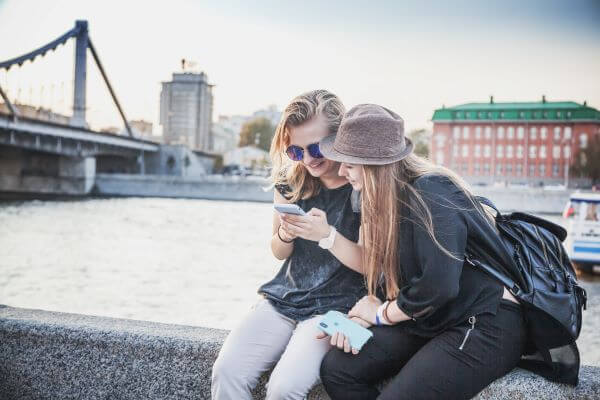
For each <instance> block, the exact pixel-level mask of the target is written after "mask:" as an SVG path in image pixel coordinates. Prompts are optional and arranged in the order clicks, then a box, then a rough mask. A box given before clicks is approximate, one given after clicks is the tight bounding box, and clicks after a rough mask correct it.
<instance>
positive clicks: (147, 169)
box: [144, 145, 214, 177]
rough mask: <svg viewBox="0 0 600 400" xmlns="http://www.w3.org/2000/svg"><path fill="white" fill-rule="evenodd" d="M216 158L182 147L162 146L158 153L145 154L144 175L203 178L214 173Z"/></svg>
mask: <svg viewBox="0 0 600 400" xmlns="http://www.w3.org/2000/svg"><path fill="white" fill-rule="evenodd" d="M213 164H214V158H211V157H206V156H202V155H201V154H198V153H196V152H194V151H192V150H190V149H189V148H187V147H185V146H181V145H172V146H171V145H161V146H160V149H159V151H158V152H156V153H145V154H144V173H145V174H150V175H173V176H187V177H201V176H204V175H206V174H209V173H211V172H212V166H213Z"/></svg>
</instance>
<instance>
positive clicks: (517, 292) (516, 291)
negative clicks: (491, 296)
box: [465, 254, 522, 297]
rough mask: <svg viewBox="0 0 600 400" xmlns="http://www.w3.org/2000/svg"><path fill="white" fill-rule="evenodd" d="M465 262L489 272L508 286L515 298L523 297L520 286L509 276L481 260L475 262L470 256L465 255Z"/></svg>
mask: <svg viewBox="0 0 600 400" xmlns="http://www.w3.org/2000/svg"><path fill="white" fill-rule="evenodd" d="M465 261H466V262H468V263H469V264H470V265H472V266H474V267H477V268H480V269H482V270H483V271H485V272H487V273H488V275H490V276H491V277H492V278H495V279H496V280H498V281H500V283H502V284H503V285H504V286H506V288H507V289H508V290H509V291H510V293H511V294H512V295H513V296H515V297H518V296H519V295H521V293H522V292H521V288H520V287H519V285H517V284H516V282H515V281H513V280H512V279H510V278H509V277H508V276H506V275H504V274H502V273H501V272H499V271H497V270H495V269H494V268H492V267H490V266H489V265H486V264H484V263H482V262H480V261H479V260H474V259H473V258H472V257H471V256H470V255H469V254H465Z"/></svg>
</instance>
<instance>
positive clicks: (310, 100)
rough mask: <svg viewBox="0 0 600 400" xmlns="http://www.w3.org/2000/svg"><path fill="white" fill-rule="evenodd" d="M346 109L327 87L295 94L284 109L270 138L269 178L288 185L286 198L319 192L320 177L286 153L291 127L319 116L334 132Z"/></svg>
mask: <svg viewBox="0 0 600 400" xmlns="http://www.w3.org/2000/svg"><path fill="white" fill-rule="evenodd" d="M345 112H346V110H345V108H344V105H343V104H342V101H341V100H340V99H339V98H338V97H337V96H336V95H335V94H333V93H331V92H329V91H327V90H323V89H320V90H313V91H310V92H306V93H303V94H301V95H299V96H297V97H295V98H294V99H293V100H292V101H291V102H290V103H289V104H288V105H287V107H286V108H285V110H284V111H283V115H282V116H281V120H280V121H279V124H278V125H277V129H276V130H275V135H274V136H273V140H272V141H271V150H270V156H271V163H272V167H273V168H272V170H271V181H272V184H273V185H287V187H289V189H288V190H289V192H288V193H287V196H289V200H290V201H292V202H296V201H298V200H300V199H307V198H309V197H312V196H314V195H316V194H318V193H319V190H320V189H321V181H320V180H319V179H318V178H315V177H313V176H312V175H310V174H309V173H308V171H307V170H306V168H305V167H304V165H303V164H302V163H301V162H293V161H292V160H290V159H289V158H288V157H287V155H286V154H285V150H286V148H287V147H288V146H289V145H290V128H292V127H297V126H300V125H302V124H304V123H305V122H308V121H309V120H311V119H312V118H314V117H316V116H322V117H324V118H325V120H326V122H327V126H328V129H329V134H334V133H337V130H338V128H339V127H340V122H341V121H342V117H343V116H344V113H345Z"/></svg>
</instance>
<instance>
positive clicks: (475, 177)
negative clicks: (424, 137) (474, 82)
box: [430, 96, 600, 185]
mask: <svg viewBox="0 0 600 400" xmlns="http://www.w3.org/2000/svg"><path fill="white" fill-rule="evenodd" d="M432 121H433V135H432V138H431V147H430V148H431V152H430V154H431V158H432V160H433V161H434V162H436V163H438V164H441V165H444V166H446V167H449V168H451V169H453V170H455V171H456V172H458V173H460V174H461V175H462V176H463V177H464V178H466V179H467V180H468V181H471V182H473V183H486V184H490V183H495V182H509V183H526V184H536V185H539V184H557V183H564V184H568V183H569V167H570V166H571V165H572V161H573V160H574V159H575V156H576V155H577V152H578V151H579V150H580V149H583V148H586V147H587V146H588V143H589V141H590V140H591V139H592V138H593V137H596V136H597V135H599V134H600V111H598V110H597V109H595V108H593V107H590V106H588V105H587V102H585V101H584V102H583V104H579V103H576V102H573V101H547V100H546V97H545V96H542V99H541V101H538V102H495V101H494V98H493V96H492V97H490V100H489V102H486V103H466V104H462V105H458V106H452V107H442V108H439V109H437V110H435V111H434V113H433V117H432ZM571 183H572V182H571Z"/></svg>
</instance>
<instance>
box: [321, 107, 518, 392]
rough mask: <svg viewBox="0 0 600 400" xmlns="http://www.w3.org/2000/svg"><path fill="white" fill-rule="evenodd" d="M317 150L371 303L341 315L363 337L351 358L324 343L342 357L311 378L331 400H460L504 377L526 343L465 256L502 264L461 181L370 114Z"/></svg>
mask: <svg viewBox="0 0 600 400" xmlns="http://www.w3.org/2000/svg"><path fill="white" fill-rule="evenodd" d="M320 145H321V151H322V153H323V154H324V155H325V156H326V157H327V158H330V159H333V160H336V161H339V162H341V165H340V170H339V173H340V175H343V176H345V177H346V178H347V179H348V180H349V182H350V183H351V184H352V186H353V187H354V189H355V190H357V191H360V193H361V201H360V203H361V207H360V209H361V210H360V211H361V229H362V239H363V242H364V252H363V260H362V264H363V268H364V274H365V277H366V281H367V287H368V290H369V296H365V297H364V298H363V299H361V300H360V301H359V302H358V303H357V304H356V305H355V306H354V307H353V308H352V310H350V312H349V313H348V315H349V317H351V318H352V319H354V320H356V321H357V322H359V323H361V324H362V325H363V326H365V327H370V329H371V331H372V332H373V337H372V338H371V339H370V341H369V342H367V343H366V344H365V345H364V346H363V348H362V349H361V351H360V352H357V351H356V350H354V351H352V349H351V348H350V346H349V343H348V340H347V339H346V338H345V337H343V335H336V336H335V337H332V338H331V343H332V344H333V345H336V346H337V347H338V348H339V349H341V350H343V351H340V350H339V349H332V350H331V351H330V352H329V353H328V354H327V355H326V357H325V358H324V360H323V364H322V366H321V379H322V381H323V384H324V386H325V389H326V390H327V393H328V394H329V395H330V396H331V398H332V399H334V400H336V399H343V400H352V399H360V400H368V399H375V398H377V399H395V400H398V399H411V400H414V399H428V400H429V399H470V398H472V397H473V396H475V395H476V394H477V393H478V392H479V391H481V390H482V389H483V388H485V387H486V386H487V385H488V384H490V383H491V382H492V381H494V380H495V379H497V378H500V377H501V376H503V375H504V374H506V373H507V372H509V371H510V370H512V369H513V368H514V367H515V366H516V365H517V362H518V361H519V359H520V357H521V354H522V353H523V350H524V346H525V341H526V328H525V322H524V320H523V314H522V311H521V308H520V305H519V304H518V302H517V300H516V299H515V298H514V297H513V296H512V295H511V294H510V293H509V291H508V290H507V289H506V288H504V287H503V286H502V285H501V284H499V283H498V282H497V281H496V280H495V279H493V278H491V277H489V276H488V275H486V274H485V273H484V272H483V271H481V270H479V269H476V268H474V267H472V266H471V265H469V264H468V263H465V251H466V249H467V248H478V249H479V251H486V252H488V253H489V254H490V256H492V257H493V258H494V259H495V260H497V261H498V262H499V263H506V264H508V263H509V262H510V255H509V254H508V252H507V251H506V249H505V247H504V246H503V244H502V241H501V239H500V237H499V234H498V232H497V231H496V229H495V226H494V222H493V219H492V218H490V216H489V214H487V213H486V211H485V210H484V209H483V208H482V207H481V205H479V203H478V202H477V201H476V200H475V199H474V197H473V195H472V194H471V193H470V191H469V190H468V189H467V187H466V184H465V183H464V182H463V181H462V179H461V178H460V177H459V176H457V175H456V174H454V173H452V172H451V171H449V170H447V169H445V168H442V167H437V166H435V165H433V164H431V163H429V162H428V161H427V160H425V159H423V158H421V157H418V156H416V155H414V154H412V147H413V146H412V144H411V142H410V140H408V139H405V137H404V123H403V121H402V119H401V118H400V117H399V116H398V115H397V114H395V113H394V112H392V111H390V110H388V109H386V108H384V107H381V106H377V105H373V104H362V105H359V106H356V107H354V108H352V109H351V110H350V111H348V113H347V114H346V115H345V116H344V119H343V120H342V123H341V126H340V129H339V132H338V134H337V136H336V137H328V138H326V139H324V140H323V141H321V142H320ZM379 293H383V294H384V296H383V298H382V300H385V301H384V302H382V300H380V299H379V298H377V297H376V296H375V295H376V294H379ZM319 336H320V337H325V335H319ZM390 378H391V379H390ZM385 379H390V381H389V382H388V383H387V384H386V385H385V387H384V389H383V391H381V392H380V391H379V389H378V386H377V384H378V383H380V382H381V381H382V380H385Z"/></svg>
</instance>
